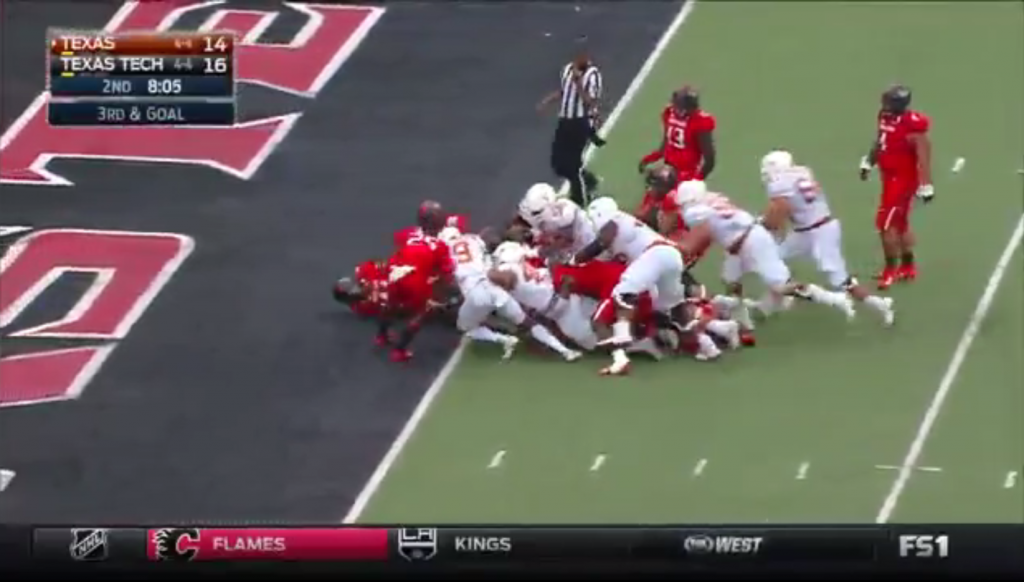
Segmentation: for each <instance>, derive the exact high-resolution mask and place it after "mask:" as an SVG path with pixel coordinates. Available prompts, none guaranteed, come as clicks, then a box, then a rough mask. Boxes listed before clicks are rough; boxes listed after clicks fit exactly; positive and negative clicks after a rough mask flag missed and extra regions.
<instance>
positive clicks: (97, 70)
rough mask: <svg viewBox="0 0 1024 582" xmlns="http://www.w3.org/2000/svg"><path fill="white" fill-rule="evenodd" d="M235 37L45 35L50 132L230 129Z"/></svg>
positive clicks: (208, 34) (215, 33)
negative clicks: (184, 127) (65, 127)
mask: <svg viewBox="0 0 1024 582" xmlns="http://www.w3.org/2000/svg"><path fill="white" fill-rule="evenodd" d="M236 44H237V39H236V37H235V34H234V33H233V32H218V31H212V32H200V33H192V32H185V33H153V34H137V33H131V34H108V33H103V32H92V31H68V30H62V29H50V30H49V31H48V34H47V77H46V78H47V90H48V91H49V93H50V100H49V111H48V113H49V115H48V119H49V122H50V124H51V125H59V126H63V125H78V126H88V125H93V126H119V125H172V126H177V125H232V124H234V122H235V97H236V89H235V69H236V67H235V52H234V49H235V45H236Z"/></svg>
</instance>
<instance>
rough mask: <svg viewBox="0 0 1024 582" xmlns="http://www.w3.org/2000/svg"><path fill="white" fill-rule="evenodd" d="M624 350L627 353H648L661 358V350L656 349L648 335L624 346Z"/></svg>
mask: <svg viewBox="0 0 1024 582" xmlns="http://www.w3.org/2000/svg"><path fill="white" fill-rule="evenodd" d="M625 350H626V353H629V354H638V353H639V354H648V355H650V356H652V357H654V358H661V356H662V353H661V350H659V349H658V346H657V345H656V344H655V343H654V340H653V339H651V338H649V337H645V338H642V339H638V340H636V341H634V342H633V343H631V344H629V345H628V346H626V348H625Z"/></svg>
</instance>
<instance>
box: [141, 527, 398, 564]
mask: <svg viewBox="0 0 1024 582" xmlns="http://www.w3.org/2000/svg"><path fill="white" fill-rule="evenodd" d="M146 556H147V558H149V559H150V560H155V561H170V562H193V561H196V562H200V561H226V560H230V561H244V560H278V561H345V562H347V561H359V562H373V561H385V560H387V559H388V530H387V529H365V528H352V529H349V528H302V529H298V528H295V529H291V528H289V529H284V528H281V529H269V528H218V529H211V528H163V529H151V530H148V531H147V533H146Z"/></svg>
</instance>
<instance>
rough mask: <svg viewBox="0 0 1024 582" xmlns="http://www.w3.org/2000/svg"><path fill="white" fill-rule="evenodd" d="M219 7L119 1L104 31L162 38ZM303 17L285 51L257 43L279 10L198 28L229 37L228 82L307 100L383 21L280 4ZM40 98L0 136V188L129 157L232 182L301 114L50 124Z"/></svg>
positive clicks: (359, 10)
mask: <svg viewBox="0 0 1024 582" xmlns="http://www.w3.org/2000/svg"><path fill="white" fill-rule="evenodd" d="M223 3H224V0H211V1H198V2H196V1H191V2H182V1H180V0H169V1H164V2H142V1H133V2H127V3H125V4H124V5H123V6H122V7H121V9H120V10H118V12H117V13H116V14H115V15H114V18H113V19H112V20H111V21H110V22H109V23H108V24H107V26H106V28H105V29H104V32H106V33H108V34H115V33H118V32H122V31H128V30H132V31H140V30H152V31H156V32H165V31H168V30H170V29H172V28H173V27H174V25H175V23H176V22H177V21H178V20H179V19H180V18H181V17H182V16H184V15H185V14H189V13H192V12H194V11H197V10H203V9H210V8H213V7H217V6H220V5H222V4H223ZM285 6H286V7H287V9H288V10H294V11H298V12H300V13H302V14H303V15H304V16H305V17H306V19H307V20H306V24H305V25H304V26H303V27H302V29H301V30H300V31H299V32H298V33H297V34H296V35H295V37H294V38H293V40H292V41H291V42H290V43H287V44H269V43H259V42H258V40H259V38H260V36H262V34H263V32H264V31H266V30H267V28H268V27H270V26H271V24H273V22H274V21H275V20H276V19H277V18H278V16H279V15H280V14H281V13H280V12H278V11H264V10H232V9H217V10H215V11H213V12H212V13H211V14H210V15H209V17H207V19H206V21H205V22H203V24H201V25H200V26H199V30H200V31H207V30H215V29H216V30H233V31H236V32H237V33H238V37H239V38H240V40H241V42H240V44H239V46H236V47H235V55H236V56H235V58H236V63H237V71H236V77H237V79H238V80H239V81H240V82H243V83H251V84H256V85H262V86H265V87H270V88H272V89H275V90H277V91H283V92H285V93H290V94H293V95H298V96H300V97H305V98H309V99H312V98H314V97H316V95H317V94H318V93H319V92H320V90H321V89H322V88H323V87H324V86H325V85H326V84H327V82H328V81H330V79H331V78H332V77H333V76H334V74H335V73H336V72H337V71H338V69H339V68H340V67H341V65H342V64H343V63H344V62H345V60H346V59H347V58H348V57H349V56H350V55H351V54H352V52H353V51H354V50H355V49H356V47H357V46H358V45H359V44H360V43H361V42H362V40H363V38H365V37H366V35H367V33H369V31H370V29H371V28H372V27H373V25H374V24H375V23H376V22H377V20H379V18H380V17H381V16H382V15H383V13H384V10H383V9H382V8H374V7H364V6H342V5H332V4H323V5H319V4H292V3H285ZM48 99H49V94H47V93H46V92H43V93H40V94H39V96H38V97H37V98H36V99H35V101H33V103H32V104H31V105H30V106H29V108H28V109H27V110H26V111H25V112H24V113H23V114H22V115H21V117H19V118H18V119H17V120H15V121H14V122H13V123H12V124H11V125H10V127H8V129H7V131H6V132H5V133H4V134H3V136H2V137H0V182H2V183H13V184H31V185H44V186H68V185H71V184H72V182H71V181H70V180H68V179H67V178H65V177H63V176H60V175H57V174H56V173H54V172H52V171H51V170H50V169H49V168H48V166H49V164H50V162H51V161H52V160H54V159H57V158H75V159H105V160H134V161H142V162H153V163H170V164H185V165H197V166H206V167H210V168H215V169H217V170H220V171H223V172H227V173H228V174H231V175H233V176H236V177H238V178H241V179H249V178H250V177H252V176H253V174H255V173H256V171H257V170H259V167H260V166H261V165H262V164H263V162H264V161H265V160H266V158H267V157H268V156H269V155H270V154H271V153H272V152H273V150H274V148H276V147H277V145H278V144H280V143H281V141H282V140H283V139H284V138H285V137H286V136H287V134H288V132H289V131H290V130H291V128H292V126H293V125H294V123H295V122H296V121H297V120H298V118H299V117H300V116H301V114H299V113H291V114H287V115H280V116H276V117H267V118H263V119H256V120H253V121H247V122H245V123H240V124H236V125H234V126H232V127H160V128H153V127H150V128H147V127H126V128H119V129H117V131H110V129H109V128H61V127H50V125H49V124H48V123H47V120H46V104H47V101H48Z"/></svg>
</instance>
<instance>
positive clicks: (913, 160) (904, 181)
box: [860, 85, 935, 289]
mask: <svg viewBox="0 0 1024 582" xmlns="http://www.w3.org/2000/svg"><path fill="white" fill-rule="evenodd" d="M930 124H931V122H930V121H929V119H928V116H927V115H925V114H923V113H921V112H919V111H914V110H912V109H910V89H909V88H907V87H904V86H902V85H894V86H893V87H890V88H889V89H888V90H887V91H886V92H885V93H883V94H882V108H881V110H880V111H879V112H878V136H877V137H876V138H875V143H874V144H873V145H872V146H871V151H870V152H868V155H866V156H864V158H863V159H861V162H860V179H861V180H867V179H868V176H869V175H870V174H871V169H872V168H873V167H875V166H876V165H877V166H878V171H879V174H880V176H881V179H882V199H881V202H880V203H879V206H878V214H877V215H876V216H875V228H877V229H878V233H879V235H880V236H881V239H882V253H883V255H884V256H885V267H884V268H883V269H882V272H881V273H880V274H879V275H878V288H879V289H887V288H888V287H889V286H891V285H892V284H893V283H895V282H897V281H912V280H914V279H915V278H916V277H917V266H916V265H915V263H914V244H915V242H916V241H915V240H914V234H913V233H912V232H911V230H910V221H909V219H910V209H911V206H912V205H913V202H914V198H915V197H916V198H919V199H920V200H921V201H922V202H931V200H932V198H934V196H935V188H934V187H932V145H931V141H930V140H929V139H928V127H929V125H930Z"/></svg>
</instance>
